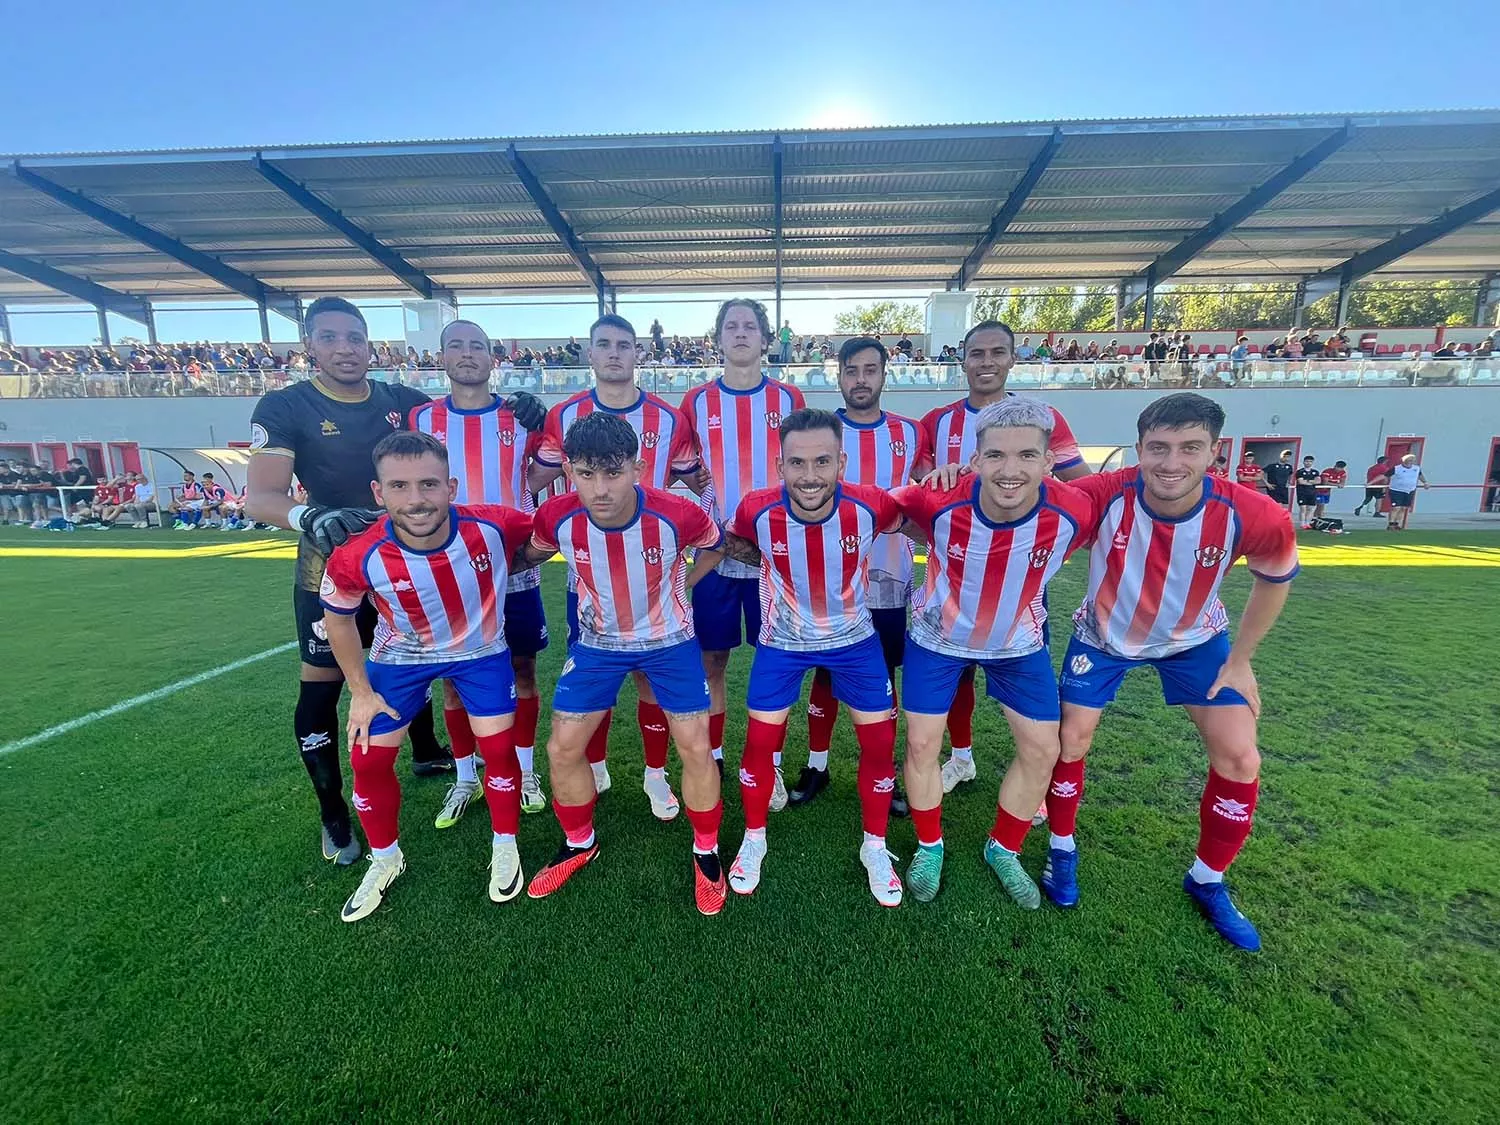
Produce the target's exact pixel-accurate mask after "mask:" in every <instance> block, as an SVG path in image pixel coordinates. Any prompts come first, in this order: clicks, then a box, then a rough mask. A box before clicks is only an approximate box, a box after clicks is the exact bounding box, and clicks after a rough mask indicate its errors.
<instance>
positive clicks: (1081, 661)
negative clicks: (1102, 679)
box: [1068, 652, 1094, 676]
mask: <svg viewBox="0 0 1500 1125" xmlns="http://www.w3.org/2000/svg"><path fill="white" fill-rule="evenodd" d="M1068 670H1069V671H1070V672H1072V673H1073V675H1075V676H1087V675H1088V674H1089V673H1090V672H1092V671H1093V670H1094V662H1093V661H1092V660H1090V659H1089V658H1088V657H1087V656H1085V655H1084V654H1083V653H1081V652H1080V653H1079V654H1078V655H1077V656H1075V657H1073V659H1072V660H1070V661H1068Z"/></svg>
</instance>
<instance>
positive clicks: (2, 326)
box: [0, 305, 15, 347]
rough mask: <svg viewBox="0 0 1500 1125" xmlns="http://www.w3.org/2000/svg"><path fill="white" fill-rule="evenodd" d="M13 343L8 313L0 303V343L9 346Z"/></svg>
mask: <svg viewBox="0 0 1500 1125" xmlns="http://www.w3.org/2000/svg"><path fill="white" fill-rule="evenodd" d="M13 343H15V341H14V340H12V339H11V336H10V313H8V312H6V311H5V306H4V305H0V344H4V345H5V346H6V347H9V346H10V345H11V344H13Z"/></svg>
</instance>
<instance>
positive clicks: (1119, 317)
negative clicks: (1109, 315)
mask: <svg viewBox="0 0 1500 1125" xmlns="http://www.w3.org/2000/svg"><path fill="white" fill-rule="evenodd" d="M1115 331H1116V332H1123V331H1125V279H1124V278H1123V277H1122V278H1121V279H1120V280H1119V281H1118V282H1116V283H1115Z"/></svg>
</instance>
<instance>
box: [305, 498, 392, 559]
mask: <svg viewBox="0 0 1500 1125" xmlns="http://www.w3.org/2000/svg"><path fill="white" fill-rule="evenodd" d="M383 515H385V512H384V511H383V510H381V509H380V508H308V509H307V511H305V512H303V513H302V516H301V518H300V519H299V520H298V521H297V525H298V526H299V527H300V528H301V529H302V531H303V533H304V534H306V535H307V537H308V538H309V539H311V540H312V542H313V546H314V547H316V548H317V549H318V550H319V551H320V552H321V553H322V554H323V555H325V556H327V555H331V554H333V551H334V548H335V547H342V546H343V545H344V544H345V543H347V542H348V541H349V540H350V539H352V538H353V537H354V536H356V535H358V534H359V533H360V532H362V531H364V530H365V529H366V528H368V527H371V526H373V525H374V523H375V522H376V521H377V520H379V519H380V517H381V516H383Z"/></svg>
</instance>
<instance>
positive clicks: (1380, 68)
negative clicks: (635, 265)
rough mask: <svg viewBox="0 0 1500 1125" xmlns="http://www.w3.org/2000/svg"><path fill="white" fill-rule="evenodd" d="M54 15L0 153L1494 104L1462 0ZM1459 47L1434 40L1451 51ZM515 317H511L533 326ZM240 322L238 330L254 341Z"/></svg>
mask: <svg viewBox="0 0 1500 1125" xmlns="http://www.w3.org/2000/svg"><path fill="white" fill-rule="evenodd" d="M65 10H66V26H65V27H62V26H60V24H59V14H60V13H61V12H63V11H64V9H63V8H59V7H58V6H56V5H47V4H29V5H21V4H11V5H7V7H6V9H5V15H4V16H3V17H0V34H3V36H4V40H5V43H6V49H5V64H4V76H5V82H6V86H7V91H8V97H7V102H8V111H7V112H6V113H4V114H3V115H0V153H28V152H57V151H93V150H111V149H141V148H182V147H217V146H237V145H261V144H263V145H274V144H295V143H303V142H309V143H310V142H337V141H371V140H404V139H412V138H435V137H472V136H485V137H491V136H497V137H505V136H532V135H548V134H559V133H602V132H663V131H691V130H721V129H749V128H757V129H764V128H794V127H798V126H804V127H816V126H842V125H884V124H910V123H927V122H956V121H1005V120H1021V119H1060V118H1082V117H1124V116H1184V115H1199V114H1239V113H1290V112H1315V111H1333V110H1362V111H1368V110H1389V109H1453V108H1464V107H1472V106H1476V105H1482V104H1485V103H1490V104H1494V103H1495V102H1497V101H1500V97H1497V96H1496V95H1495V93H1494V92H1493V90H1494V88H1493V70H1492V68H1490V67H1488V66H1487V65H1486V59H1485V57H1484V56H1483V54H1482V53H1474V54H1470V55H1468V56H1467V61H1466V60H1465V59H1464V58H1462V57H1458V58H1455V56H1454V54H1453V52H1454V50H1455V47H1454V41H1453V39H1452V37H1451V33H1452V32H1454V31H1455V30H1456V29H1461V28H1464V27H1470V28H1479V27H1483V26H1486V25H1488V24H1490V23H1492V22H1493V18H1494V16H1493V6H1492V4H1486V3H1480V2H1478V0H1451V2H1450V3H1448V4H1447V5H1445V6H1444V8H1443V19H1442V27H1441V28H1440V29H1436V30H1434V29H1431V28H1429V27H1426V26H1424V24H1423V21H1422V20H1421V19H1420V18H1419V17H1418V16H1417V15H1416V14H1415V13H1414V11H1413V9H1412V6H1411V5H1410V4H1405V3H1402V4H1398V3H1394V2H1391V0H1371V2H1365V3H1358V4H1356V3H1349V2H1346V0H1325V2H1321V3H1319V2H1317V0H1315V2H1314V3H1311V4H1309V3H1306V2H1305V0H1296V2H1289V0H1262V2H1260V3H1257V4H1255V5H1254V6H1253V8H1245V7H1242V6H1238V5H1227V4H1226V5H1204V4H1196V3H1164V2H1161V0H1142V2H1139V3H1136V4H1121V3H1119V2H1118V0H1115V2H1101V0H1075V2H1073V3H1070V4H1067V5H1057V4H1027V5H1017V4H1008V3H983V2H979V0H924V2H923V3H920V4H912V3H902V4H896V3H888V2H886V0H864V2H861V3H837V4H822V5H818V4H807V3H805V2H799V3H793V2H788V0H759V2H757V3H754V4H712V3H703V2H701V0H665V2H662V3H656V4H622V3H614V4H607V5H606V4H602V3H582V2H578V0H548V2H547V3H535V2H531V3H520V4H517V3H494V4H463V3H456V2H454V0H429V2H425V3H417V2H413V0H401V2H396V0H366V2H364V3H349V2H347V0H341V2H338V3H306V2H305V0H303V2H302V3H289V2H286V0H262V2H258V3H244V2H242V0H220V2H217V3H204V2H202V0H192V2H185V0H153V2H151V3H148V4H143V5H122V4H119V3H118V2H101V0H73V2H72V3H69V4H68V5H66V7H65ZM1475 42H1476V43H1477V41H1475ZM1469 43H1470V41H1469V40H1464V39H1459V40H1458V44H1459V46H1458V48H1457V50H1458V52H1459V55H1460V56H1461V55H1462V54H1463V51H1464V50H1466V49H1467V45H1468V44H1469ZM1439 58H1444V59H1445V60H1446V61H1444V62H1443V63H1441V64H1440V63H1439V62H1438V60H1439ZM841 307H845V306H844V305H842V304H838V303H836V302H830V301H818V302H814V303H810V304H808V305H807V306H806V307H805V309H804V310H803V313H804V316H805V318H807V328H808V329H809V330H814V331H823V330H826V329H828V328H831V327H832V317H833V312H834V311H835V310H836V308H841ZM641 311H643V312H644V311H645V310H641ZM790 314H791V315H792V316H793V318H794V325H795V324H796V317H797V316H798V310H797V309H796V308H793V309H791V310H790ZM537 315H539V316H540V315H543V314H541V311H540V310H537ZM558 315H559V319H560V322H562V321H564V320H565V321H566V322H567V323H571V322H572V314H571V312H568V313H565V314H558ZM649 319H650V317H649V315H648V316H647V321H648V323H649ZM73 320H74V318H71V317H70V318H67V319H66V321H64V320H63V319H62V318H48V319H47V320H46V321H44V322H43V321H39V322H38V323H44V324H46V325H47V326H48V327H49V328H50V327H53V326H55V327H57V328H59V329H61V328H62V327H64V325H65V324H67V325H71V324H72V323H73ZM86 320H87V318H83V320H81V321H80V324H83V326H84V327H85V328H86V327H87V325H86V323H85V322H86ZM825 320H826V321H827V323H826V324H824V323H823V321H825ZM663 322H664V323H666V318H665V317H664V318H663ZM195 323H196V321H195ZM237 323H238V320H237V319H235V318H234V317H227V318H225V319H224V321H223V324H224V328H223V330H222V331H210V332H209V334H212V335H221V334H225V333H228V332H231V331H233V329H232V328H231V327H230V326H231V325H233V324H237ZM537 323H538V325H539V326H538V327H537V328H536V330H535V332H536V334H537V335H542V334H547V333H548V332H550V331H551V329H550V328H548V327H543V326H541V325H542V322H541V321H538V322H537ZM547 323H548V324H550V318H549V319H548V321H547ZM250 324H251V328H250V330H249V332H248V333H244V332H243V331H242V332H241V334H249V335H252V336H253V335H255V334H256V331H255V328H254V318H253V316H252V317H251V320H250ZM372 327H373V326H372ZM118 330H121V331H127V332H128V331H130V327H129V326H128V325H127V324H122V325H121V326H120V329H118ZM164 331H165V330H164ZM72 334H73V333H72V331H71V330H70V331H69V332H68V335H72ZM90 334H91V333H90ZM31 335H32V333H31V332H28V331H22V330H20V328H19V327H18V331H17V336H18V338H21V339H23V340H24V339H26V338H27V337H29V336H31ZM59 342H61V340H60V339H59Z"/></svg>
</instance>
